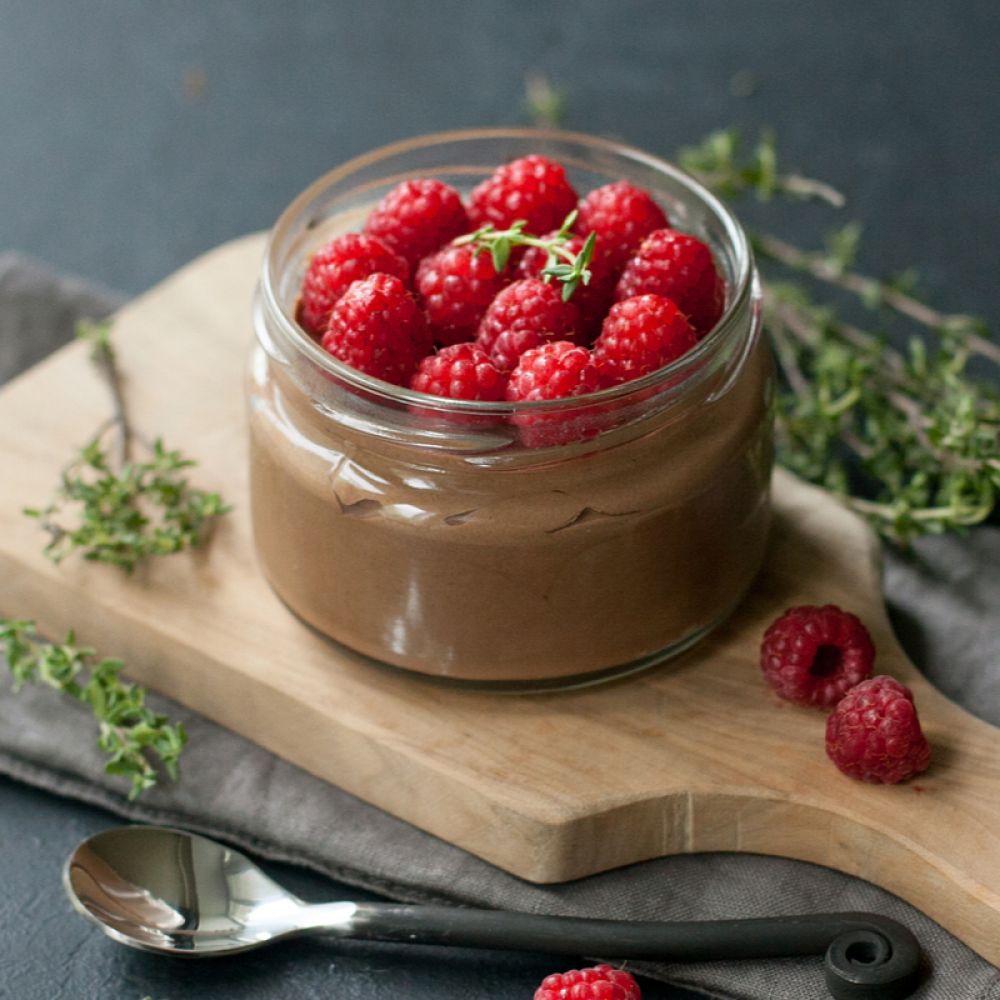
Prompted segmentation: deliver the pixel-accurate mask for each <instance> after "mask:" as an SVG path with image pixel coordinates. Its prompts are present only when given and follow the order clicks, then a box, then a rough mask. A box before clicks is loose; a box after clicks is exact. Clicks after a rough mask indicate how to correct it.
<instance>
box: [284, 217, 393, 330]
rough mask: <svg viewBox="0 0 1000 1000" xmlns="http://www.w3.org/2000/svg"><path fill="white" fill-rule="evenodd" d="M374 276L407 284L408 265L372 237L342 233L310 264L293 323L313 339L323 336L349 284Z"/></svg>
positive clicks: (314, 257) (316, 254)
mask: <svg viewBox="0 0 1000 1000" xmlns="http://www.w3.org/2000/svg"><path fill="white" fill-rule="evenodd" d="M376 273H378V274H391V275H394V276H395V277H397V278H399V280H400V281H403V282H407V281H409V279H410V265H409V264H407V263H406V260H405V259H404V258H403V257H400V255H399V254H397V253H395V252H394V251H392V250H391V249H389V247H388V246H386V244H385V243H383V242H382V241H381V240H379V239H376V238H375V237H374V236H367V235H365V234H364V233H344V235H343V236H338V237H337V238H336V239H334V240H331V241H330V242H329V243H327V244H325V245H324V246H322V247H320V248H319V250H317V251H316V253H314V254H313V256H312V259H311V260H310V261H309V266H308V268H306V276H305V278H304V279H303V281H302V292H301V294H300V297H299V306H298V310H297V314H296V319H297V320H298V321H299V323H301V324H302V326H304V327H305V329H306V330H307V331H308V332H309V333H311V334H313V336H316V337H319V336H322V334H323V333H324V332H325V330H326V326H327V323H328V322H329V319H330V313H331V311H332V310H333V307H334V305H335V304H336V302H337V300H338V299H339V298H340V297H341V296H342V295H343V294H344V292H346V291H347V289H348V288H349V287H350V285H351V283H352V282H354V281H358V280H360V279H361V278H367V277H368V275H370V274H376Z"/></svg>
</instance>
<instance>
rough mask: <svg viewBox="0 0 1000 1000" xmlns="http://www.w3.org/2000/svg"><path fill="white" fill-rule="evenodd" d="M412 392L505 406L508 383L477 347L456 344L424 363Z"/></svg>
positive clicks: (416, 377) (419, 369)
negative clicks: (476, 400)
mask: <svg viewBox="0 0 1000 1000" xmlns="http://www.w3.org/2000/svg"><path fill="white" fill-rule="evenodd" d="M410 388H411V389H415V390H416V391H417V392H428V393H430V394H431V395H432V396H445V397H447V398H448V399H487V400H491V401H493V402H501V401H502V400H503V399H504V398H505V395H504V392H505V390H506V388H507V379H506V378H505V377H504V374H503V372H501V371H500V369H499V368H497V366H496V365H495V364H493V362H492V361H490V358H489V355H488V354H487V353H486V352H485V351H483V350H481V349H480V348H478V347H477V346H476V345H475V344H467V343H466V344H452V345H451V346H450V347H445V348H442V349H441V350H440V351H438V352H437V354H431V355H429V356H428V357H426V358H424V359H423V361H421V362H420V364H419V366H418V367H417V371H416V374H415V375H414V376H413V378H412V379H411V380H410Z"/></svg>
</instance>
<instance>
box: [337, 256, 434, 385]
mask: <svg viewBox="0 0 1000 1000" xmlns="http://www.w3.org/2000/svg"><path fill="white" fill-rule="evenodd" d="M430 346H431V345H430V337H429V335H428V332H427V323H426V321H425V319H424V314H423V313H422V312H421V311H420V307H419V306H418V305H417V303H416V302H415V301H414V299H413V296H412V295H411V294H410V293H409V292H408V291H407V290H406V286H405V285H404V284H403V282H402V281H400V280H399V278H396V277H394V276H393V275H391V274H372V275H369V276H368V277H367V278H365V279H363V280H362V281H355V282H354V283H353V284H352V285H351V286H350V287H349V288H348V289H347V291H346V292H344V294H343V295H342V296H341V297H340V299H339V300H338V301H337V304H336V305H335V306H334V307H333V312H332V313H331V314H330V325H329V327H328V328H327V331H326V333H325V334H324V335H323V348H324V349H325V350H327V351H329V352H330V354H332V355H333V356H334V357H335V358H339V359H340V360H341V361H343V362H344V363H345V364H348V365H350V366H351V367H352V368H357V369H358V371H362V372H367V373H368V374H369V375H374V376H375V377H376V378H381V379H385V381H386V382H393V383H394V384H396V385H409V382H410V376H411V375H412V374H413V369H414V368H416V366H417V362H418V361H419V360H420V358H422V357H423V356H424V355H425V354H426V353H427V352H428V351H429V350H430Z"/></svg>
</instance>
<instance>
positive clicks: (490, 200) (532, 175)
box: [469, 156, 576, 235]
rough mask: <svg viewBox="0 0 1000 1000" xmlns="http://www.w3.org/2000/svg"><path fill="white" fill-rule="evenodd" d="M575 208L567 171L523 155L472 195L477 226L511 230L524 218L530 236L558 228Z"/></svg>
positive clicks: (471, 215) (472, 215) (472, 216)
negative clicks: (512, 226) (489, 225)
mask: <svg viewBox="0 0 1000 1000" xmlns="http://www.w3.org/2000/svg"><path fill="white" fill-rule="evenodd" d="M575 207H576V192H575V191H574V190H573V188H572V186H571V185H570V183H569V181H568V180H567V179H566V171H565V170H564V169H563V168H562V165H561V164H559V163H556V162H555V161H554V160H547V159H546V158H545V157H544V156H524V157H522V158H521V159H520V160H513V161H512V162H511V163H506V164H504V165H503V166H502V167H498V168H497V169H496V171H494V173H493V175H492V176H491V177H487V178H486V180H484V181H483V182H482V183H481V184H480V185H478V187H476V188H475V189H474V190H473V192H472V194H471V195H469V218H470V219H472V222H473V224H474V225H475V226H477V227H479V226H485V225H487V224H488V223H492V224H493V225H494V226H496V228H497V229H508V228H510V226H511V225H512V224H513V223H515V222H517V221H518V220H519V219H523V220H524V221H525V222H526V223H527V226H526V227H525V228H526V229H527V230H528V232H529V233H534V234H536V235H537V234H538V233H545V232H548V231H549V230H550V229H557V228H558V227H559V226H561V225H562V222H563V219H565V218H566V216H567V215H569V213H570V212H572V211H573V209H574V208H575Z"/></svg>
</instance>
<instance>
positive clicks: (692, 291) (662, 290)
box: [615, 229, 726, 333]
mask: <svg viewBox="0 0 1000 1000" xmlns="http://www.w3.org/2000/svg"><path fill="white" fill-rule="evenodd" d="M647 294H653V295H662V296H663V297H664V298H668V299H673V300H674V302H676V303H677V306H678V308H679V309H680V311H681V312H682V313H684V315H685V316H687V317H688V319H689V320H690V321H691V325H692V326H693V327H694V328H695V329H696V330H697V331H698V332H699V333H708V331H709V330H711V329H712V327H713V326H715V324H716V323H718V322H719V317H720V316H721V315H722V307H723V304H724V303H725V297H726V296H725V286H724V285H723V283H722V280H721V279H720V278H719V272H718V271H717V270H716V267H715V259H714V258H713V257H712V251H711V250H709V248H708V247H707V246H706V245H705V244H704V243H702V242H701V240H698V239H695V238H694V237H693V236H689V235H688V234H687V233H679V232H677V230H675V229H657V230H656V232H653V233H650V234H649V235H648V236H647V237H646V238H645V239H644V240H643V241H642V244H641V246H640V247H639V251H638V253H637V254H636V255H635V256H634V257H633V258H632V259H631V260H630V261H629V262H628V263H627V264H626V265H625V270H624V272H623V273H622V276H621V278H619V280H618V287H617V288H616V289H615V298H616V299H618V300H621V299H630V298H632V297H633V296H635V295H647Z"/></svg>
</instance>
